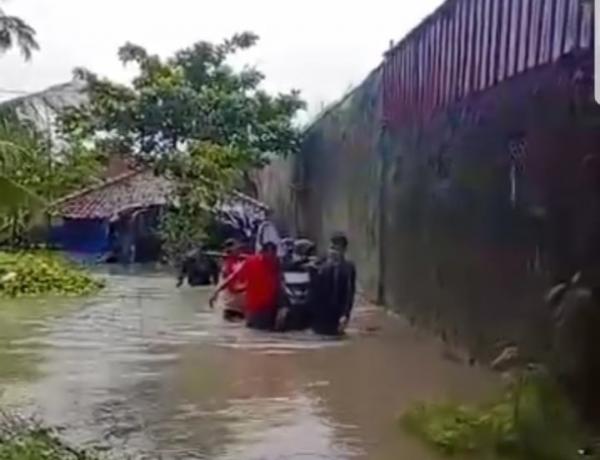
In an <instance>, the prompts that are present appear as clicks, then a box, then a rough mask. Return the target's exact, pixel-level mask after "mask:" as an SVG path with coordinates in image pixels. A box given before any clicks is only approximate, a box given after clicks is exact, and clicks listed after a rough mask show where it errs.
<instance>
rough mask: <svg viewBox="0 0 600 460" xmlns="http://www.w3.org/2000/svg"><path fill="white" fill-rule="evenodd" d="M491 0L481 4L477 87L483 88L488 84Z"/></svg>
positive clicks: (485, 0)
mask: <svg viewBox="0 0 600 460" xmlns="http://www.w3.org/2000/svg"><path fill="white" fill-rule="evenodd" d="M491 2H492V0H484V6H483V21H482V24H483V34H482V38H481V41H482V43H481V66H480V71H479V85H478V88H479V89H485V88H486V87H487V85H488V73H489V68H490V61H491V60H492V59H491V56H490V39H491V30H492V28H491V27H490V21H491V13H492V10H491Z"/></svg>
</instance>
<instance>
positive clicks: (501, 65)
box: [496, 0, 510, 82]
mask: <svg viewBox="0 0 600 460" xmlns="http://www.w3.org/2000/svg"><path fill="white" fill-rule="evenodd" d="M498 1H499V2H500V8H501V13H500V24H499V26H500V43H499V46H498V54H499V55H500V57H499V59H498V78H497V80H496V81H498V82H500V81H502V80H504V77H505V76H506V73H507V67H508V63H507V58H508V56H507V49H508V38H509V37H508V34H509V31H510V14H509V13H510V0H498Z"/></svg>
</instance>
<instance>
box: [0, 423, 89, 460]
mask: <svg viewBox="0 0 600 460" xmlns="http://www.w3.org/2000/svg"><path fill="white" fill-rule="evenodd" d="M95 458H97V457H96V456H95V455H94V454H93V453H90V452H87V451H85V450H82V449H76V448H73V447H71V446H69V445H68V444H67V443H65V442H64V441H63V440H61V439H60V437H59V436H58V434H57V433H56V432H54V431H53V430H50V429H48V428H45V427H43V426H41V425H40V424H38V423H36V422H32V421H29V420H23V419H21V418H18V417H16V416H13V415H8V414H5V413H1V412H0V460H93V459H95Z"/></svg>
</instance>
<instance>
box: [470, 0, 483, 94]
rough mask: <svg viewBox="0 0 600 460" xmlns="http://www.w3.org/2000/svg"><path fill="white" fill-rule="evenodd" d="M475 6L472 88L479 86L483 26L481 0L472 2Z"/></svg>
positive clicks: (475, 88) (476, 88)
mask: <svg viewBox="0 0 600 460" xmlns="http://www.w3.org/2000/svg"><path fill="white" fill-rule="evenodd" d="M474 7H475V13H474V14H475V24H474V25H475V30H474V34H475V38H474V42H473V73H472V76H471V87H472V89H473V90H478V89H480V88H479V78H478V76H479V73H478V71H479V69H480V65H481V49H482V46H481V45H482V43H481V34H482V28H483V1H481V0H479V1H476V2H474Z"/></svg>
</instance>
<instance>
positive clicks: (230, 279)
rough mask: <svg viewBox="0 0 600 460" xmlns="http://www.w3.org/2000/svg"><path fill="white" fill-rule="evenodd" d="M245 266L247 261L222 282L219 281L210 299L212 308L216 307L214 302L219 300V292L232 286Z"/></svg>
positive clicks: (209, 302)
mask: <svg viewBox="0 0 600 460" xmlns="http://www.w3.org/2000/svg"><path fill="white" fill-rule="evenodd" d="M245 266H246V263H245V262H244V263H243V264H241V265H240V266H239V267H238V268H237V270H235V271H234V272H233V273H231V275H229V276H228V277H227V278H225V279H224V280H223V281H221V283H219V285H218V286H217V287H216V288H215V292H213V294H212V295H211V296H210V299H209V301H208V304H209V305H210V308H214V304H215V302H216V301H217V297H219V293H220V292H221V291H223V290H224V289H227V288H228V287H229V286H231V283H233V282H234V281H235V280H236V279H237V278H238V277H239V276H240V274H241V273H242V271H243V270H244V267H245Z"/></svg>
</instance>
